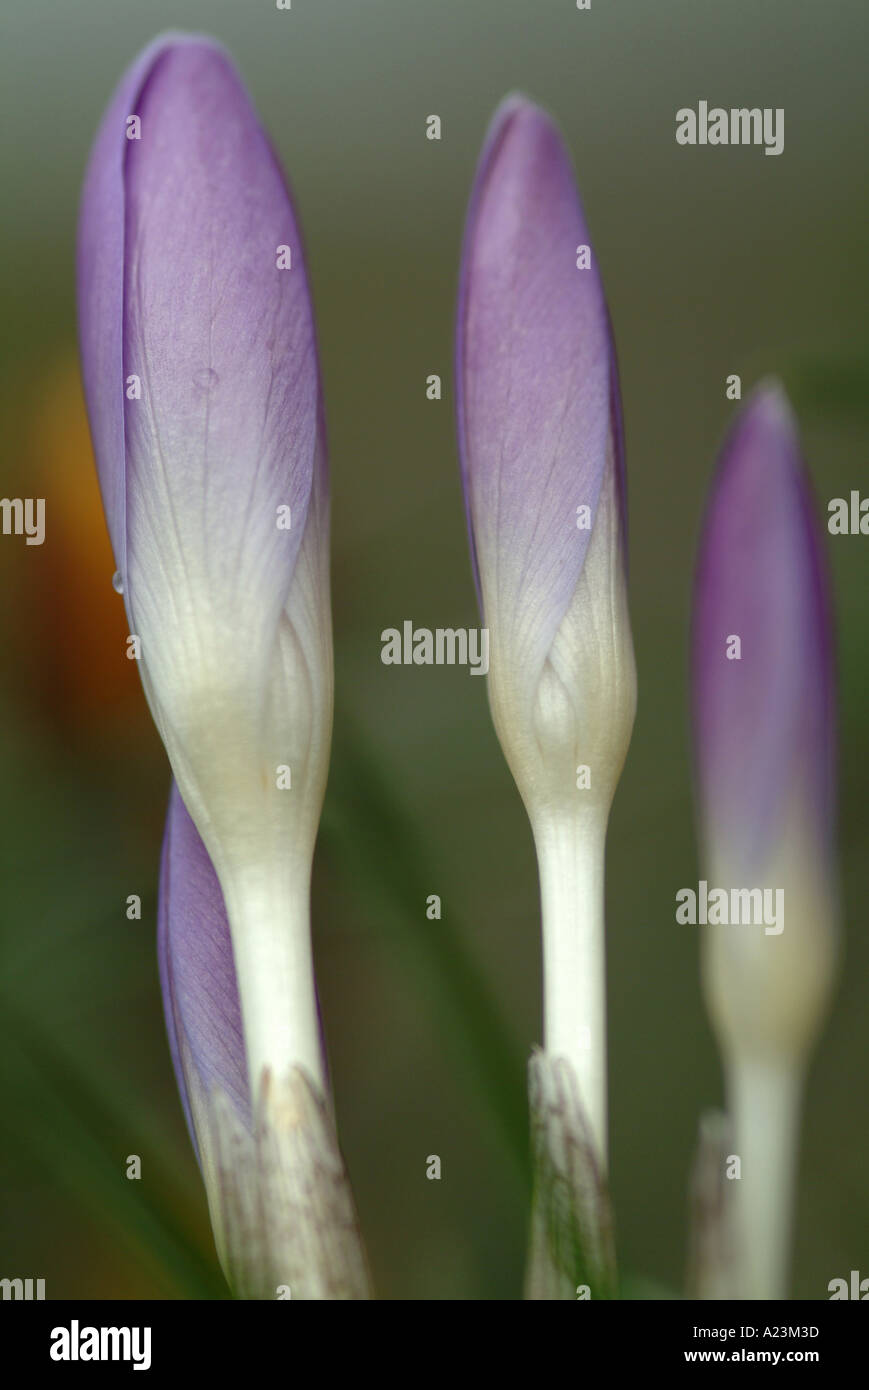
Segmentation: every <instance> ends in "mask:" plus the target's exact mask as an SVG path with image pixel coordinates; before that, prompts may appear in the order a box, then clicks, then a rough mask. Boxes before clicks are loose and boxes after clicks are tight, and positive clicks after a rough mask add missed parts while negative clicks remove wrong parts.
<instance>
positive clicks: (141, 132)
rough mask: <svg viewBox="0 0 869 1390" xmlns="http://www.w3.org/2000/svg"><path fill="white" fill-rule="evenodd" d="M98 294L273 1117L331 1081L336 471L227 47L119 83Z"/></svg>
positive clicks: (93, 166) (91, 269)
mask: <svg viewBox="0 0 869 1390" xmlns="http://www.w3.org/2000/svg"><path fill="white" fill-rule="evenodd" d="M78 296H79V325H80V340H81V357H82V367H83V377H84V385H85V394H86V399H87V405H88V412H89V416H90V422H91V432H92V436H93V443H94V451H95V454H96V459H97V466H98V470H99V477H100V484H101V488H102V494H103V499H104V503H105V510H106V516H107V520H108V525H109V531H110V534H111V539H112V544H113V547H114V552H115V559H116V563H117V569H118V575H117V576H116V587H118V588H120V589H121V590H122V592H123V594H124V601H125V604H126V609H127V615H128V619H129V626H130V638H129V641H128V651H127V655H128V656H130V657H133V658H136V659H137V660H138V661H139V669H140V672H141V675H142V681H143V685H144V687H145V692H146V695H147V698H148V701H149V704H150V707H151V710H152V713H153V716H154V719H155V722H156V724H157V727H158V729H159V731H160V734H161V736H162V739H163V742H164V744H165V746H166V750H167V752H168V755H169V760H170V763H171V766H172V771H173V773H174V776H175V779H176V782H177V784H178V788H179V791H180V794H181V797H182V798H183V802H184V805H185V806H186V808H187V811H188V812H189V814H190V817H191V819H192V822H193V824H194V825H195V827H196V830H197V832H198V834H199V836H201V839H202V842H203V844H204V846H205V852H206V853H207V857H208V859H209V861H210V863H211V865H213V869H214V872H215V873H216V876H217V881H218V882H219V885H220V890H221V895H222V899H223V901H224V902H225V905H226V910H227V915H228V929H229V933H230V937H231V941H232V952H233V957H234V967H235V980H236V986H237V991H238V1007H239V1009H240V1019H241V1027H242V1032H243V1037H244V1055H245V1057H246V1065H247V1094H248V1104H249V1105H250V1107H251V1110H252V1112H253V1114H254V1115H255V1116H256V1114H257V1113H258V1107H259V1106H260V1105H261V1104H262V1103H264V1102H263V1099H262V1098H263V1096H264V1095H265V1094H266V1091H267V1092H268V1095H269V1096H270V1097H271V1099H272V1102H274V1098H275V1097H276V1096H277V1095H278V1094H279V1093H280V1088H281V1087H283V1086H285V1085H289V1084H291V1078H293V1077H295V1076H298V1075H299V1074H304V1077H305V1078H306V1084H308V1085H310V1086H311V1087H313V1089H314V1092H315V1093H316V1094H318V1095H320V1094H323V1093H325V1089H326V1077H325V1066H324V1059H323V1047H322V1041H321V1036H320V1027H319V1018H318V1011H317V1001H316V993H315V986H314V976H313V968H312V958H311V941H310V921H309V918H310V909H309V895H310V875H311V860H312V855H313V847H314V840H315V837H316V832H317V825H318V821H319V815H320V809H321V806H322V799H323V793H324V788H325V781H326V773H327V764H328V751H329V741H330V735H331V715H332V643H331V620H330V611H329V579H328V484H327V476H326V453H325V431H324V420H323V407H322V399H321V388H320V379H319V370H318V362H317V350H316V343H315V335H314V322H313V315H312V309H311V302H310V295H309V289H308V282H307V277H306V273H305V263H304V257H303V253H302V246H301V242H300V237H299V231H298V226H297V223H296V219H295V215H294V212H293V207H292V203H291V200H290V195H289V193H288V190H287V186H286V184H285V181H284V178H283V176H282V173H281V171H280V168H279V166H278V164H277V162H276V160H275V157H274V154H273V152H272V149H271V147H270V145H269V142H268V140H267V138H266V136H265V134H264V132H263V130H262V128H261V126H260V124H259V121H258V119H257V116H256V112H255V111H254V109H253V106H252V105H251V102H250V99H249V97H248V95H247V93H246V91H245V89H244V87H243V85H242V83H241V81H240V79H239V77H238V75H237V73H236V71H235V68H234V67H233V65H232V62H231V60H230V59H229V57H228V55H227V54H226V53H225V52H224V50H223V49H222V48H221V47H220V46H219V45H217V44H216V43H214V42H212V41H211V40H208V39H204V38H198V37H187V36H179V35H168V36H164V37H163V38H160V39H157V40H156V41H155V42H154V43H153V44H152V45H151V46H150V47H149V48H148V49H146V51H145V52H144V53H143V54H142V55H141V56H140V57H139V58H138V59H137V60H136V62H135V63H134V64H133V65H132V67H131V68H130V69H129V71H128V72H127V73H126V75H125V76H124V77H123V79H122V80H121V83H120V86H119V87H118V90H117V92H116V93H115V96H114V97H113V99H112V101H111V103H110V105H109V108H108V111H107V112H106V115H105V116H104V118H103V122H102V125H101V126H100V129H99V132H98V134H97V137H96V141H95V144H94V148H93V152H92V155H91V159H90V163H89V166H88V171H87V175H86V179H85V186H84V194H83V201H82V208H81V219H80V230H79V250H78ZM194 859H195V856H194ZM175 877H176V879H177V875H176V876H175ZM203 1036H204V1035H203ZM213 1041H214V1043H215V1045H217V1043H218V1039H217V1038H214V1039H213ZM202 1048H204V1043H201V1047H200V1051H202ZM235 1055H236V1063H237V1065H240V1054H238V1053H236V1054H235ZM206 1071H207V1067H206ZM223 1089H224V1090H228V1093H229V1094H230V1095H235V1096H237V1095H238V1094H239V1093H240V1091H239V1084H238V1079H237V1078H235V1079H234V1080H233V1082H232V1085H229V1084H228V1083H227V1086H225V1087H224V1088H223ZM191 1105H192V1099H191ZM299 1113H301V1112H299ZM194 1120H195V1111H194ZM272 1120H274V1117H272ZM197 1132H198V1131H197ZM200 1151H201V1152H202V1145H201V1144H200ZM208 1182H209V1176H208V1172H207V1169H206V1183H208Z"/></svg>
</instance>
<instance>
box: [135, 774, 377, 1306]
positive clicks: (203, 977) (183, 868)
mask: <svg viewBox="0 0 869 1390" xmlns="http://www.w3.org/2000/svg"><path fill="white" fill-rule="evenodd" d="M158 955H159V961H160V980H161V984H162V987H163V998H164V1001H165V1004H166V1021H167V1026H168V1032H169V1041H170V1046H171V1050H172V1060H173V1063H174V1066H175V1073H176V1077H177V1079H178V1087H179V1090H180V1092H181V1098H182V1101H183V1103H184V1109H185V1113H186V1115H187V1122H188V1126H189V1128H190V1132H191V1136H192V1138H193V1142H194V1145H195V1147H196V1151H197V1155H198V1158H199V1162H200V1166H201V1168H202V1173H203V1177H204V1179H205V1185H206V1191H207V1194H208V1202H209V1208H210V1211H211V1221H212V1226H213V1227H214V1233H215V1242H216V1245H217V1250H218V1254H219V1256H220V1260H221V1264H222V1265H223V1269H224V1272H225V1273H226V1276H227V1279H228V1280H229V1282H230V1284H231V1285H232V1287H233V1290H234V1291H235V1293H236V1294H237V1295H238V1296H239V1297H242V1298H260V1299H271V1298H276V1297H282V1298H294V1299H328V1300H334V1299H364V1298H367V1297H368V1296H369V1280H368V1271H367V1265H366V1261H365V1256H364V1252H363V1248H362V1242H361V1239H360V1237H359V1233H358V1223H357V1219H356V1213H355V1209H354V1205H353V1198H352V1195H351V1192H350V1188H349V1185H348V1183H347V1180H346V1177H345V1173H344V1165H343V1162H342V1159H341V1155H340V1152H339V1150H338V1145H337V1141H336V1138H335V1132H334V1128H333V1125H332V1122H331V1117H330V1115H329V1113H328V1110H327V1108H326V1104H325V1102H324V1099H323V1097H322V1096H321V1095H320V1094H319V1093H318V1091H317V1090H316V1089H315V1088H314V1087H313V1086H312V1084H311V1082H310V1081H309V1079H308V1078H307V1076H306V1075H305V1073H304V1072H303V1071H301V1070H300V1069H299V1068H294V1069H293V1070H292V1071H290V1072H289V1073H287V1074H286V1075H285V1076H283V1077H280V1076H277V1075H274V1074H273V1073H272V1072H270V1071H266V1073H265V1074H264V1076H263V1078H262V1080H261V1084H260V1091H259V1095H258V1096H257V1098H256V1101H255V1102H254V1103H252V1101H251V1095H250V1091H249V1087H248V1068H247V1062H246V1057H245V1040H244V1029H243V1026H242V1020H241V1006H240V1001H239V995H238V981H237V978H236V973H235V962H234V959H233V945H232V937H231V934H230V930H229V923H228V921H227V916H226V908H225V906H224V902H223V895H222V893H221V891H220V884H219V883H218V881H217V875H216V874H215V872H214V867H213V865H212V863H211V860H210V859H209V857H208V853H207V851H206V849H205V846H204V845H203V843H202V840H201V839H200V837H199V834H198V832H197V830H196V827H195V826H194V824H193V822H192V820H191V819H190V816H189V815H188V813H187V810H186V807H185V806H184V802H183V801H182V800H181V796H180V794H179V792H178V789H177V787H176V786H175V785H174V783H173V786H172V793H171V797H170V802H169V814H168V818H167V822H166V834H165V837H164V841H163V856H162V864H161V874H160V905H159V925H158Z"/></svg>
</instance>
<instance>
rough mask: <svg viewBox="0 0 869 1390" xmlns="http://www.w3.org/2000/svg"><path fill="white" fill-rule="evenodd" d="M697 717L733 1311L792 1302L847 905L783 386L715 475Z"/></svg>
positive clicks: (703, 548) (830, 706) (752, 413)
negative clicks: (842, 909)
mask: <svg viewBox="0 0 869 1390" xmlns="http://www.w3.org/2000/svg"><path fill="white" fill-rule="evenodd" d="M693 708H694V737H695V762H696V778H697V801H698V812H699V823H700V841H701V856H702V864H703V873H704V875H705V879H706V882H707V888H706V890H705V892H706V895H707V898H708V901H709V909H708V917H709V924H708V925H706V926H705V927H704V971H703V974H704V985H705V992H706V998H707V1002H708V1006H709V1010H710V1014H711V1017H712V1021H713V1025H714V1027H715V1031H716V1034H717V1037H718V1041H719V1044H720V1047H721V1051H722V1054H723V1058H724V1065H725V1071H726V1079H727V1089H728V1101H729V1108H730V1112H731V1121H732V1125H733V1145H734V1155H735V1156H737V1157H738V1158H739V1160H740V1177H739V1181H734V1182H732V1183H731V1184H729V1185H728V1186H729V1187H730V1188H731V1190H732V1194H733V1197H732V1206H733V1212H734V1218H733V1219H734V1223H735V1224H734V1230H733V1236H734V1242H735V1247H736V1253H735V1259H736V1268H737V1270H738V1274H737V1277H736V1289H735V1293H736V1296H738V1297H744V1298H776V1297H783V1296H784V1289H785V1285H786V1272H787V1252H788V1245H789V1226H790V1211H791V1205H792V1187H793V1182H794V1174H795V1163H796V1153H797V1133H798V1116H799V1101H800V1091H801V1086H802V1077H803V1070H804V1067H805V1064H806V1060H807V1057H808V1054H809V1051H810V1048H811V1046H812V1043H813V1042H814V1039H815V1037H816V1035H817V1032H818V1029H819V1027H820V1025H821V1022H822V1019H823V1017H824V1013H825V1010H826V1007H827V1003H828V1001H829V998H830V992H831V986H832V982H833V976H834V967H835V962H836V937H837V933H836V915H837V914H836V897H837V894H836V887H835V866H834V851H833V834H834V742H835V727H834V694H833V642H832V622H831V615H830V602H829V597H828V586H827V578H826V570H825V565H824V558H823V552H822V547H821V540H820V533H819V528H818V525H817V522H816V521H815V517H814V512H813V507H812V501H811V496H810V492H809V487H808V482H807V478H806V474H805V471H804V468H803V464H802V461H801V458H800V448H799V441H798V437H797V430H796V424H795V421H794V418H793V415H792V413H791V410H790V407H789V405H788V402H787V399H786V397H785V395H784V393H783V391H782V390H781V389H780V388H779V387H778V386H777V385H775V384H766V385H764V386H762V387H760V388H759V389H758V390H757V391H756V392H755V394H754V395H753V396H752V398H751V400H750V401H749V402H748V403H747V405H746V406H745V408H744V409H743V411H742V413H741V415H740V417H739V419H738V420H737V422H736V424H735V425H734V427H733V430H732V432H731V434H730V436H729V438H728V440H727V442H726V444H725V447H724V449H723V452H722V455H721V460H720V463H719V466H718V472H717V476H716V480H715V484H714V488H713V492H712V496H711V500H710V502H709V508H708V513H707V517H706V522H705V526H704V530H703V536H702V540H701V545H700V553H699V563H698V570H697V578H696V585H695V597H694V619H693ZM713 894H714V896H713Z"/></svg>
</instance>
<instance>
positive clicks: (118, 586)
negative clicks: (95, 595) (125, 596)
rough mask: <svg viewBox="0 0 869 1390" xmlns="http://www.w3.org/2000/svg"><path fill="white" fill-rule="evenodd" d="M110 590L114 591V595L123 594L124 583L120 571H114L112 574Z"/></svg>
mask: <svg viewBox="0 0 869 1390" xmlns="http://www.w3.org/2000/svg"><path fill="white" fill-rule="evenodd" d="M112 588H113V589H114V591H115V593H116V594H122V593H123V592H124V581H123V579H122V578H121V571H120V570H115V572H114V574H113V575H112Z"/></svg>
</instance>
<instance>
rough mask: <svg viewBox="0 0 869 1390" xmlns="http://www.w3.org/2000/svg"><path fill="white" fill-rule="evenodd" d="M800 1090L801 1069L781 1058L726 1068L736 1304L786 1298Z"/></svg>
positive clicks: (739, 1060)
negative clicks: (733, 1165) (734, 1158)
mask: <svg viewBox="0 0 869 1390" xmlns="http://www.w3.org/2000/svg"><path fill="white" fill-rule="evenodd" d="M801 1089H802V1076H801V1069H800V1067H799V1066H798V1065H797V1064H795V1063H793V1062H790V1061H787V1060H785V1059H783V1060H780V1061H764V1060H756V1059H752V1058H747V1057H743V1058H735V1059H734V1060H733V1062H732V1063H731V1065H730V1067H729V1068H728V1075H727V1091H728V1103H729V1108H730V1115H731V1121H732V1124H733V1135H734V1153H735V1154H737V1155H738V1156H739V1159H740V1173H741V1176H740V1177H739V1178H738V1179H734V1180H733V1181H731V1182H730V1183H728V1188H729V1190H730V1198H731V1211H732V1212H733V1217H734V1230H733V1234H734V1240H735V1251H734V1254H735V1261H736V1285H735V1295H736V1297H737V1298H748V1299H783V1298H787V1296H788V1293H787V1289H788V1267H789V1262H790V1246H791V1223H792V1219H793V1204H794V1190H795V1184H796V1172H797V1153H798V1141H799V1118H800V1101H801Z"/></svg>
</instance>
